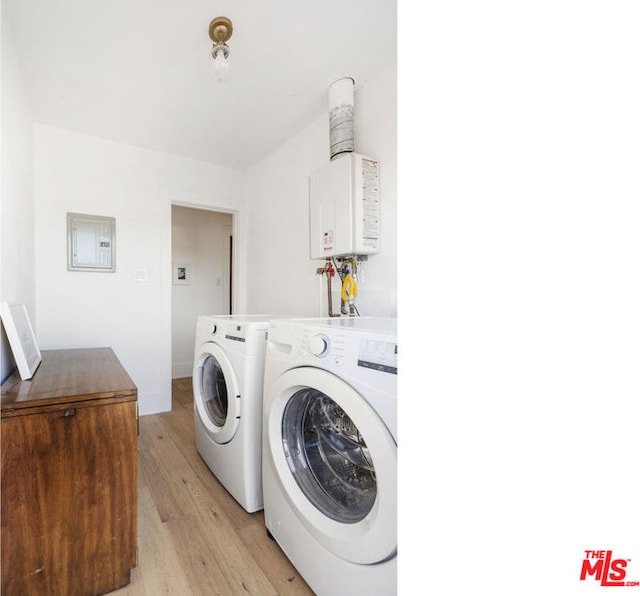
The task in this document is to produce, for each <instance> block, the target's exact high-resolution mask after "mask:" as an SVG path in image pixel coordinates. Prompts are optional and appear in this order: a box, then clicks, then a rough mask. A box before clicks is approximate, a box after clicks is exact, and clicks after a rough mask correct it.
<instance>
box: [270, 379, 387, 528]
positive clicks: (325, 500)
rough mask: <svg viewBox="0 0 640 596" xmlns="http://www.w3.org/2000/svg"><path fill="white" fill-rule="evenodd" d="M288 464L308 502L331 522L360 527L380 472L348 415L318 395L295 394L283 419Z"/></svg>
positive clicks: (309, 391)
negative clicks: (295, 455) (357, 524)
mask: <svg viewBox="0 0 640 596" xmlns="http://www.w3.org/2000/svg"><path fill="white" fill-rule="evenodd" d="M282 440H283V443H284V445H285V451H286V452H288V453H289V454H293V453H295V454H297V457H289V458H288V459H287V461H288V464H289V468H290V469H291V472H292V474H293V476H294V478H295V480H296V482H297V483H298V486H299V487H300V489H301V490H302V492H303V493H304V494H305V496H306V497H307V498H308V499H309V500H310V501H311V502H312V503H313V504H314V505H315V506H316V507H317V508H318V509H319V510H320V511H322V512H323V513H324V514H325V515H326V516H328V517H330V518H331V519H333V520H335V521H338V522H342V523H354V522H358V521H360V520H362V519H364V518H365V517H366V515H367V514H368V513H369V511H371V508H372V507H373V503H374V502H375V499H376V493H377V484H376V472H375V469H374V466H373V462H372V459H371V455H370V453H369V448H368V447H367V444H366V442H365V440H364V438H363V437H362V435H361V434H360V431H359V430H358V428H357V427H356V425H355V424H354V423H353V421H352V420H351V418H349V416H348V415H347V414H346V413H345V411H344V410H343V409H342V408H341V407H340V406H339V405H338V404H337V403H336V402H335V401H333V400H332V399H331V398H330V397H328V396H327V395H325V394H324V393H322V392H321V391H318V390H316V389H311V388H304V389H301V390H299V391H297V392H296V393H294V394H293V395H292V397H291V399H290V400H289V402H288V403H287V406H286V407H285V410H284V413H283V416H282Z"/></svg>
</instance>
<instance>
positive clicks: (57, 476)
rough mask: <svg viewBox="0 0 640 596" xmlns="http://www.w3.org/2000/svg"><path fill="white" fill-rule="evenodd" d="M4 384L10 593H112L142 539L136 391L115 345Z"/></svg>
mask: <svg viewBox="0 0 640 596" xmlns="http://www.w3.org/2000/svg"><path fill="white" fill-rule="evenodd" d="M42 354H43V361H42V364H41V365H40V368H39V369H38V371H37V372H36V375H35V376H34V378H33V379H32V380H31V381H28V382H16V383H7V384H5V385H7V387H6V388H5V385H3V388H2V428H1V433H2V434H1V439H0V440H1V447H2V454H1V479H0V482H1V485H0V486H1V490H2V495H1V496H2V503H1V515H2V518H1V525H2V538H1V541H2V544H1V547H2V555H1V558H2V594H6V595H7V596H10V595H12V594H20V595H30V594H34V595H35V594H51V595H54V594H60V595H63V594H64V595H65V596H71V595H76V594H78V595H79V594H83V595H87V594H104V593H106V592H109V591H112V590H114V589H116V588H119V587H122V586H124V585H126V584H127V583H128V582H129V573H130V570H131V569H132V568H133V567H135V565H136V542H137V499H136V493H137V411H136V410H137V390H136V388H135V385H134V384H133V383H132V381H131V379H130V378H129V376H128V375H127V373H126V372H125V371H124V369H123V368H122V366H121V365H120V363H119V362H118V360H117V358H116V357H115V355H114V354H113V352H112V351H111V350H110V349H108V348H96V349H89V350H54V351H49V352H47V351H44V352H43V353H42Z"/></svg>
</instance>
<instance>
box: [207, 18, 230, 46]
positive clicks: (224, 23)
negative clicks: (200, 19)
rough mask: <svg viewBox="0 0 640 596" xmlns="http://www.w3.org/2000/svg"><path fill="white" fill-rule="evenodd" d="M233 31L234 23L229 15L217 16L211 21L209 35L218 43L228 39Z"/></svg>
mask: <svg viewBox="0 0 640 596" xmlns="http://www.w3.org/2000/svg"><path fill="white" fill-rule="evenodd" d="M232 33H233V25H232V24H231V19H228V18H227V17H216V18H215V19H213V21H211V23H209V37H210V38H211V39H212V40H213V42H214V43H216V44H220V43H225V42H226V41H228V40H229V38H230V37H231V34H232Z"/></svg>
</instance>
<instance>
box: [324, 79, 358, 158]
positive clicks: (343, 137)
mask: <svg viewBox="0 0 640 596" xmlns="http://www.w3.org/2000/svg"><path fill="white" fill-rule="evenodd" d="M353 85H354V80H353V79H352V78H351V77H344V78H342V79H338V80H337V81H334V82H333V83H331V85H330V86H329V137H330V150H331V159H332V160H333V159H334V158H335V157H337V156H338V155H340V154H341V153H351V152H353V151H354V150H355V144H354V131H353V120H354V100H353Z"/></svg>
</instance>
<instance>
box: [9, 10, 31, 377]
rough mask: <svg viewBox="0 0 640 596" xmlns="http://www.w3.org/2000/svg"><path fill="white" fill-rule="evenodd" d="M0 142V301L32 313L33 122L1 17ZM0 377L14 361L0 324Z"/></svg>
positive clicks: (10, 36)
mask: <svg viewBox="0 0 640 596" xmlns="http://www.w3.org/2000/svg"><path fill="white" fill-rule="evenodd" d="M0 72H1V77H2V79H1V83H2V87H1V89H2V90H1V95H0V101H1V114H0V115H1V118H2V124H1V139H2V141H1V143H2V144H1V145H0V171H1V176H0V193H1V194H0V196H1V200H0V225H1V232H2V239H1V248H0V253H1V256H0V272H1V277H0V300H2V301H3V302H10V303H11V302H16V303H22V304H26V306H27V311H28V313H29V318H30V319H31V324H32V325H33V327H34V328H35V329H36V331H37V320H36V318H35V302H36V299H35V283H34V239H33V218H34V206H33V125H32V117H31V109H30V103H29V98H28V95H27V92H26V89H25V87H24V82H23V80H22V76H21V74H20V66H19V63H18V60H17V57H16V54H15V51H14V43H13V36H12V32H11V28H10V25H9V22H8V21H7V19H6V18H3V19H2V60H1V68H0ZM1 360H2V362H1V371H0V376H1V380H2V381H4V380H5V378H6V377H7V376H8V375H9V374H10V373H11V372H12V370H13V369H14V368H15V363H14V361H13V357H12V354H11V350H10V348H9V344H8V342H7V339H6V335H5V332H4V329H2V358H1Z"/></svg>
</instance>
